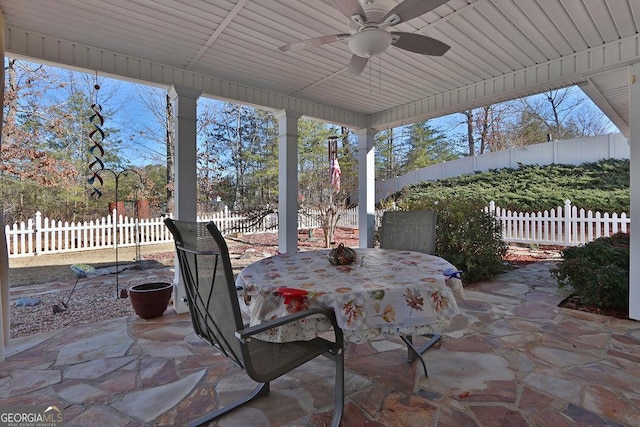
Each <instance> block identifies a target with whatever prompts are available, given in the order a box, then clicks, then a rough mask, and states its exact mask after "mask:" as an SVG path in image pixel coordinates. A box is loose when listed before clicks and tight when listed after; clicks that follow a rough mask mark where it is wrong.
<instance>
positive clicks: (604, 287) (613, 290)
mask: <svg viewBox="0 0 640 427" xmlns="http://www.w3.org/2000/svg"><path fill="white" fill-rule="evenodd" d="M551 274H552V275H553V277H555V278H556V279H557V280H558V286H559V288H560V289H564V288H568V287H570V288H572V289H573V291H574V292H575V294H576V295H577V296H578V297H579V298H580V302H581V303H583V304H586V305H593V306H596V307H599V308H601V309H605V310H622V311H627V310H628V309H629V233H616V234H614V235H613V236H611V237H601V238H598V239H596V240H594V241H593V242H590V243H587V244H586V245H584V246H577V247H570V248H566V249H564V250H563V251H562V260H561V261H560V262H558V264H557V265H556V267H554V268H553V269H552V270H551Z"/></svg>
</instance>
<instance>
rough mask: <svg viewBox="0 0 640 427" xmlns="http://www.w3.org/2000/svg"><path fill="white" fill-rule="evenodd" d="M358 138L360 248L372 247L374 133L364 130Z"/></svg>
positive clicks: (374, 206) (359, 133)
mask: <svg viewBox="0 0 640 427" xmlns="http://www.w3.org/2000/svg"><path fill="white" fill-rule="evenodd" d="M356 135H357V136H358V227H359V229H360V230H359V234H360V247H361V248H372V247H373V229H374V226H375V215H376V211H375V209H376V200H375V192H376V177H375V151H374V149H373V146H374V141H375V136H376V131H375V130H373V129H369V128H365V129H360V130H359V131H356Z"/></svg>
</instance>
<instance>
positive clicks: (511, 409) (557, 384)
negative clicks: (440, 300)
mask: <svg viewBox="0 0 640 427" xmlns="http://www.w3.org/2000/svg"><path fill="white" fill-rule="evenodd" d="M552 265H553V263H549V262H538V263H535V264H531V265H529V266H526V267H522V268H520V269H517V270H514V271H511V272H508V273H505V274H502V275H500V276H498V277H496V278H495V279H494V280H492V281H488V282H483V283H476V284H473V285H470V286H468V287H467V288H466V291H465V292H466V296H467V299H466V301H461V302H460V307H461V309H462V311H463V315H461V316H459V318H458V319H456V321H455V322H454V324H453V325H452V326H451V327H450V328H449V329H448V330H447V331H445V332H446V334H445V336H444V337H443V339H442V340H441V341H440V343H439V344H437V345H436V346H435V347H434V348H432V349H430V350H428V351H427V352H426V353H425V360H426V362H427V368H428V370H429V377H425V375H424V372H422V368H421V366H420V364H419V363H417V362H413V363H409V362H408V361H407V359H406V349H405V348H404V347H403V346H402V345H401V342H400V341H399V340H398V339H396V338H395V337H390V336H387V337H384V338H380V339H378V340H376V341H373V342H370V343H368V344H365V345H354V344H348V346H347V350H346V360H347V362H346V372H345V384H346V385H345V388H346V394H347V399H346V402H345V414H344V417H343V422H342V425H344V426H402V427H408V426H438V427H442V426H452V427H453V426H455V427H460V426H509V427H514V426H549V427H551V426H553V427H562V426H640V322H636V321H631V320H621V319H615V318H611V317H605V316H600V315H595V314H590V313H585V312H579V311H574V310H569V309H564V308H559V307H558V306H557V305H558V303H559V302H560V301H561V300H562V299H563V298H564V297H565V296H566V295H562V294H560V293H559V291H558V290H557V286H556V283H555V281H554V279H553V278H551V276H550V275H549V268H550V267H551V266H552ZM130 274H131V275H134V274H146V275H148V276H149V277H156V278H158V279H161V280H163V279H169V280H171V278H172V277H173V272H172V270H171V269H170V268H164V269H158V270H155V271H145V272H144V273H141V272H140V271H129V272H125V273H122V274H121V276H120V278H121V279H120V280H122V281H123V283H126V280H127V277H128V276H127V275H130ZM87 280H102V279H101V278H100V277H96V278H93V279H87ZM161 280H159V281H161ZM154 281H155V279H154ZM6 356H7V358H6V360H5V361H4V362H0V399H1V401H2V405H3V406H4V405H19V404H20V405H21V404H39V405H40V404H42V405H57V406H58V408H60V409H62V410H63V414H64V425H65V426H83V427H89V426H100V427H105V426H109V427H116V426H122V427H142V426H176V425H183V424H185V423H187V422H188V421H190V420H193V419H195V418H198V417H199V416H201V415H203V414H204V413H205V412H207V411H210V410H212V409H214V408H215V407H217V406H220V405H224V404H226V403H228V402H229V401H231V400H233V399H234V398H237V397H239V396H240V395H242V394H243V393H245V392H247V391H248V390H250V389H252V388H253V386H254V385H253V384H252V383H251V381H250V380H247V379H246V377H244V376H243V374H242V373H241V372H240V371H239V370H238V369H237V368H235V367H234V366H233V365H232V364H231V363H230V362H228V361H227V359H226V358H225V357H223V356H221V355H220V354H219V353H217V352H216V351H215V350H213V349H212V348H210V347H209V346H208V345H206V344H205V343H203V342H202V341H201V340H200V339H199V338H197V337H196V336H195V335H194V333H193V331H192V328H191V322H190V319H189V317H188V315H185V314H181V315H178V314H175V313H174V312H173V310H172V309H171V308H170V309H168V310H167V312H166V313H165V315H164V316H162V317H159V318H157V319H154V320H150V321H145V320H142V319H140V318H138V317H137V316H131V317H130V318H119V319H113V320H108V321H104V322H100V323H93V324H86V325H81V326H77V327H73V328H69V329H65V330H58V331H54V332H50V333H46V334H42V335H36V336H30V337H23V338H19V339H15V340H13V341H12V342H11V344H10V345H9V347H8V348H6ZM332 412H333V364H332V363H331V362H329V361H328V360H326V359H324V358H318V359H317V360H314V361H312V362H311V363H308V364H307V365H304V366H302V367H300V368H298V369H296V370H295V371H293V372H292V373H291V374H289V375H286V376H284V377H282V378H280V379H278V380H276V381H274V382H273V383H272V384H271V393H270V394H269V395H268V396H266V397H263V398H260V399H258V400H256V401H254V402H253V403H252V404H250V405H248V406H246V407H244V408H241V409H239V410H237V411H235V412H232V413H231V414H228V415H227V416H225V417H223V418H221V419H220V420H218V421H216V422H213V423H211V425H213V426H324V425H328V423H329V422H330V420H331V415H332Z"/></svg>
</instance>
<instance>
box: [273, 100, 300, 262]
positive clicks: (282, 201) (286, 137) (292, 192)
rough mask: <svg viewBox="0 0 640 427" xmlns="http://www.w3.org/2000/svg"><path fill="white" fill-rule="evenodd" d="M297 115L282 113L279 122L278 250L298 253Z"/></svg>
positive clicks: (289, 112)
mask: <svg viewBox="0 0 640 427" xmlns="http://www.w3.org/2000/svg"><path fill="white" fill-rule="evenodd" d="M300 116H301V114H300V113H295V112H293V111H288V110H281V111H278V112H277V113H276V119H278V170H279V175H278V189H279V192H278V250H279V251H280V253H295V252H297V251H298V119H299V118H300Z"/></svg>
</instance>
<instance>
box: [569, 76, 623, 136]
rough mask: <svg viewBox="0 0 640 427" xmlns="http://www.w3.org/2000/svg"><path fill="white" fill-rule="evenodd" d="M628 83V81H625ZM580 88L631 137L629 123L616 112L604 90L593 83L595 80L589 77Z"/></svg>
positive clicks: (621, 130)
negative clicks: (603, 92)
mask: <svg viewBox="0 0 640 427" xmlns="http://www.w3.org/2000/svg"><path fill="white" fill-rule="evenodd" d="M625 84H627V85H628V83H626V82H625ZM579 86H580V89H582V91H583V92H584V94H585V95H587V96H588V97H589V98H590V99H591V101H593V103H594V104H595V105H596V106H597V107H598V108H600V110H602V112H603V113H604V114H605V115H606V116H607V117H608V118H609V120H611V122H612V123H613V124H614V125H616V127H617V128H618V129H619V130H620V132H621V133H622V134H623V135H624V136H625V137H627V138H630V134H629V129H630V128H629V123H627V122H626V121H625V120H624V119H623V118H622V117H620V115H619V114H618V113H617V112H616V110H615V108H613V106H612V105H611V104H610V103H609V101H607V98H606V97H605V96H604V95H603V94H602V92H601V91H600V90H599V89H598V87H597V86H596V85H595V84H594V83H593V81H592V80H591V79H590V78H589V79H587V80H586V81H585V82H584V83H581V84H580V85H579Z"/></svg>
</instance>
